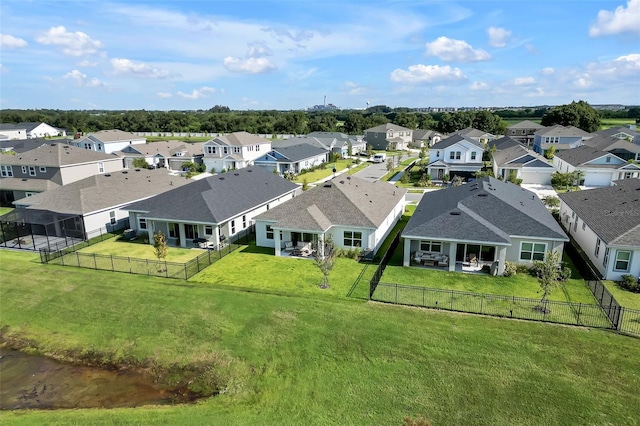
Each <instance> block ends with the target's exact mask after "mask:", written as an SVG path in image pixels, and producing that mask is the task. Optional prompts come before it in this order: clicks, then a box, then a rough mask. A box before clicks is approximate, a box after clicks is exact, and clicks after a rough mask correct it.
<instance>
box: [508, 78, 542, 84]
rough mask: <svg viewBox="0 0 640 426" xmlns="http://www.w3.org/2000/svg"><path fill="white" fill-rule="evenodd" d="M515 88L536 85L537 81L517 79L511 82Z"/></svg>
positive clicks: (533, 79)
mask: <svg viewBox="0 0 640 426" xmlns="http://www.w3.org/2000/svg"><path fill="white" fill-rule="evenodd" d="M511 84H512V85H513V86H531V85H533V84H536V79H535V78H533V77H517V78H514V79H513V80H511Z"/></svg>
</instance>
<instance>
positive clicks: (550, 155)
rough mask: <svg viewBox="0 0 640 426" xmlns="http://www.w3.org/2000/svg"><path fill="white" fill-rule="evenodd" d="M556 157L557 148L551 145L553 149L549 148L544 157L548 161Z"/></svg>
mask: <svg viewBox="0 0 640 426" xmlns="http://www.w3.org/2000/svg"><path fill="white" fill-rule="evenodd" d="M555 155H556V147H555V146H553V145H551V148H549V149H548V150H547V151H546V152H545V153H544V156H545V158H546V159H547V160H553V157H554V156H555Z"/></svg>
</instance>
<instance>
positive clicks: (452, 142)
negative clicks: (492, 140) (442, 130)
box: [427, 134, 484, 180]
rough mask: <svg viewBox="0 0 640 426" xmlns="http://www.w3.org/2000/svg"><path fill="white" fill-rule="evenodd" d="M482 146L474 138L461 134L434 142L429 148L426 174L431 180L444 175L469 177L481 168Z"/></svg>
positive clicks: (439, 178) (441, 177)
mask: <svg viewBox="0 0 640 426" xmlns="http://www.w3.org/2000/svg"><path fill="white" fill-rule="evenodd" d="M483 151H484V146H483V145H482V143H480V142H478V141H476V140H475V139H469V138H467V137H465V136H461V135H457V134H455V135H452V136H449V137H448V138H446V139H443V140H441V141H440V142H438V143H436V144H434V145H433V146H432V147H431V148H430V149H429V161H430V162H429V164H428V165H427V174H428V175H429V176H431V179H433V180H442V179H443V178H444V176H447V175H448V176H449V177H451V178H453V176H456V175H457V176H460V177H462V178H467V179H468V178H471V177H473V175H474V173H475V172H477V171H479V170H480V169H482V153H483Z"/></svg>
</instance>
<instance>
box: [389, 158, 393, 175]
mask: <svg viewBox="0 0 640 426" xmlns="http://www.w3.org/2000/svg"><path fill="white" fill-rule="evenodd" d="M393 169H394V167H393V157H391V158H389V159H388V160H387V171H388V172H389V173H391V172H393Z"/></svg>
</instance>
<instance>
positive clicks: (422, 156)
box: [418, 147, 427, 162]
mask: <svg viewBox="0 0 640 426" xmlns="http://www.w3.org/2000/svg"><path fill="white" fill-rule="evenodd" d="M426 157H427V148H425V147H422V148H421V149H420V154H418V158H420V162H422V161H424V159H425V158H426Z"/></svg>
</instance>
